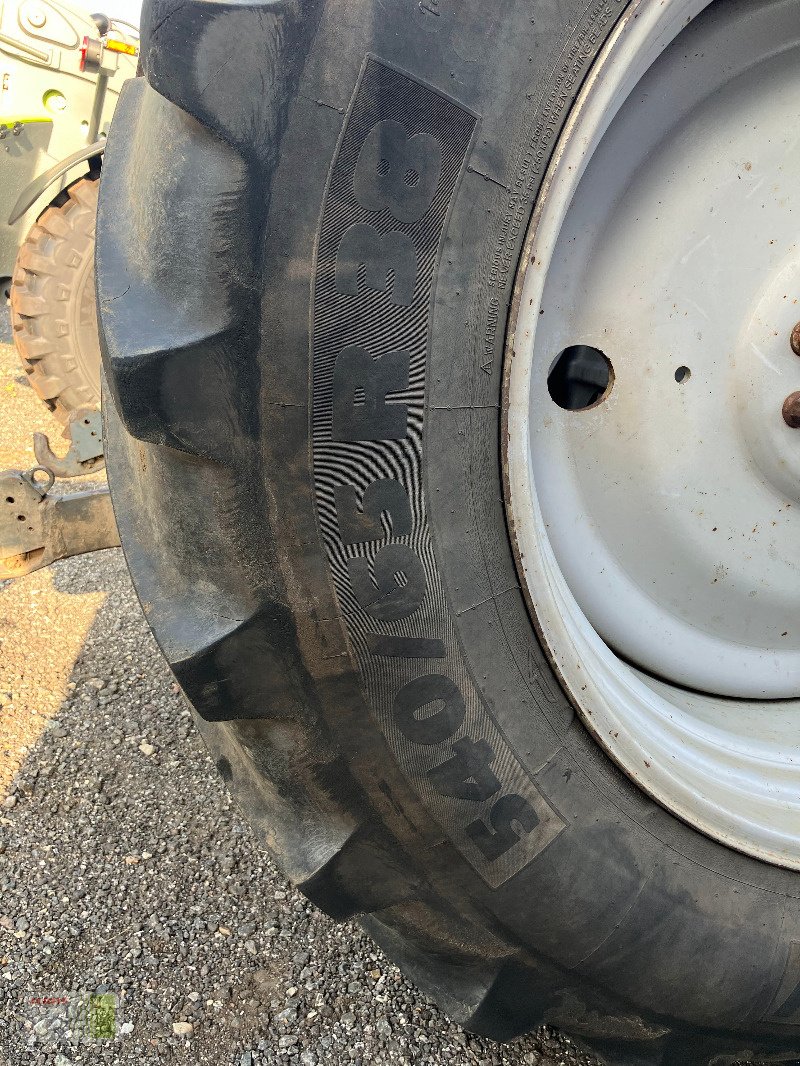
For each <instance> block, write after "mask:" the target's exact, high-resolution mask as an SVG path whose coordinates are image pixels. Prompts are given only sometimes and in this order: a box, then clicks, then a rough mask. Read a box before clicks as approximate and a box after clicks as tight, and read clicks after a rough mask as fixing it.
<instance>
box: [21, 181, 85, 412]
mask: <svg viewBox="0 0 800 1066" xmlns="http://www.w3.org/2000/svg"><path fill="white" fill-rule="evenodd" d="M97 191H98V182H97V180H96V179H94V178H88V177H87V178H80V179H79V180H78V181H76V182H74V183H73V184H72V185H70V186H69V187H68V188H67V189H66V190H65V193H64V195H63V196H62V197H59V199H58V200H57V201H56V203H55V204H53V205H52V206H51V207H48V208H47V210H46V211H44V212H43V213H42V215H41V216H40V217H39V218H38V219H37V221H36V222H35V223H34V225H33V226H32V227H31V230H30V232H29V233H28V236H27V237H26V238H25V240H24V242H23V243H22V245H21V246H20V250H19V253H18V255H17V261H16V264H15V266H14V274H13V276H12V280H11V291H10V297H11V328H12V333H13V337H14V343H15V345H16V348H17V352H18V354H19V357H20V359H21V361H22V365H23V366H24V367H25V372H26V373H27V375H28V380H29V381H30V383H31V386H32V387H33V390H34V391H35V392H36V394H37V395H38V396H39V397H40V399H42V400H44V402H45V403H46V404H47V406H48V407H49V408H50V410H51V411H52V412H53V414H54V415H55V416H56V418H58V420H59V421H60V422H66V421H67V419H68V418H69V415H70V412H72V411H74V410H77V409H78V408H79V407H91V406H96V405H97V404H99V403H100V344H99V340H98V336H97V306H96V302H95V292H94V232H95V222H96V218H97Z"/></svg>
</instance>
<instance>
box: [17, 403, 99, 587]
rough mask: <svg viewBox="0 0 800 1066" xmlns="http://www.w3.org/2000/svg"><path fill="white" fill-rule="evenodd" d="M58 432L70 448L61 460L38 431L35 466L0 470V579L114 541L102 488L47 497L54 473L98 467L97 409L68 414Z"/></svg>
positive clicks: (76, 473) (91, 470)
mask: <svg viewBox="0 0 800 1066" xmlns="http://www.w3.org/2000/svg"><path fill="white" fill-rule="evenodd" d="M64 436H65V437H67V438H68V439H69V440H70V447H69V451H68V452H67V454H66V455H65V456H63V458H59V457H58V456H57V455H55V454H54V452H53V451H52V449H51V447H50V442H49V440H48V439H47V437H46V435H45V434H44V433H35V434H34V438H33V440H34V452H35V454H36V459H37V461H38V463H39V465H38V466H34V467H33V468H32V469H31V470H28V471H22V470H4V471H3V472H2V473H0V579H5V578H12V577H24V576H25V574H30V573H31V572H32V571H33V570H40V569H41V568H42V567H43V566H49V565H50V563H53V562H55V561H56V559H66V558H67V557H68V556H71V555H82V554H83V553H84V552H92V551H98V550H99V549H100V548H115V547H117V546H118V545H119V533H118V532H117V524H116V521H115V519H114V512H113V510H112V508H111V496H110V494H109V491H108V487H107V486H104V487H103V488H96V489H89V490H88V491H86V492H72V493H68V494H67V495H60V496H50V495H48V493H49V492H50V489H51V488H52V487H53V484H54V483H55V479H56V476H59V477H64V478H71V477H79V476H80V475H81V474H91V473H94V472H95V471H97V470H100V469H102V467H103V465H104V458H103V437H102V426H101V423H100V412H99V411H97V410H95V409H93V408H82V409H81V410H79V411H75V412H73V414H72V415H71V416H70V420H69V424H68V425H67V429H66V432H65V433H64Z"/></svg>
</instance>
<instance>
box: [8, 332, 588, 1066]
mask: <svg viewBox="0 0 800 1066" xmlns="http://www.w3.org/2000/svg"><path fill="white" fill-rule="evenodd" d="M3 325H4V323H3V322H2V316H0V329H1V328H2V327H3ZM0 403H2V405H3V418H2V420H1V421H0V425H1V426H2V428H0V468H2V467H4V466H8V465H12V464H16V465H20V466H24V465H26V464H27V465H30V464H31V463H32V460H33V457H32V451H31V450H30V447H29V443H28V442H29V440H30V434H31V432H32V431H33V430H34V429H47V430H49V431H50V432H51V433H54V432H55V435H56V436H57V427H56V426H55V424H54V423H53V422H52V420H50V418H49V415H48V414H47V412H46V411H45V409H44V407H43V405H42V404H40V403H39V401H38V400H36V398H35V397H34V396H33V394H32V392H31V390H30V388H29V387H28V385H27V383H26V381H25V376H24V374H22V373H21V371H20V369H19V366H18V364H17V362H16V358H15V356H14V353H13V350H12V349H11V347H10V346H9V345H7V344H0ZM5 797H7V798H5ZM0 803H2V806H0V1018H3V1019H5V1020H6V1021H4V1022H3V1023H0V1060H1V1059H2V1056H3V1054H5V1056H6V1057H7V1062H8V1063H9V1064H13V1066H17V1064H22V1063H25V1064H26V1066H38V1064H44V1063H48V1064H50V1063H52V1064H54V1066H69V1064H70V1063H74V1064H78V1063H84V1062H90V1061H95V1060H97V1061H102V1062H113V1063H127V1062H131V1063H134V1062H135V1063H145V1064H150V1063H178V1062H192V1063H208V1064H215V1066H217V1064H219V1066H267V1064H272V1063H276V1064H277V1063H280V1064H285V1066H295V1064H297V1066H314V1064H319V1066H327V1064H331V1066H333V1064H336V1066H339V1064H340V1063H354V1064H356V1066H361V1064H363V1066H367V1064H369V1066H373V1064H375V1066H382V1064H384V1063H387V1064H388V1063H407V1064H419V1066H422V1064H425V1066H437V1064H445V1063H447V1064H452V1066H467V1064H470V1066H471V1064H477V1063H481V1064H487V1066H488V1064H492V1066H501V1064H502V1066H512V1064H513V1066H518V1064H526V1066H527V1064H531V1066H533V1064H537V1066H556V1064H564V1066H591V1063H592V1062H593V1060H591V1059H588V1058H586V1057H584V1056H583V1055H581V1054H580V1053H579V1052H578V1051H577V1049H576V1048H575V1047H574V1046H573V1045H571V1044H570V1042H569V1041H568V1040H566V1039H565V1038H563V1037H562V1036H560V1035H559V1034H557V1033H555V1032H552V1031H548V1030H543V1031H542V1032H540V1033H537V1034H535V1035H533V1036H530V1037H528V1038H526V1039H524V1040H522V1041H519V1042H517V1043H515V1044H513V1045H507V1046H505V1047H499V1046H497V1045H494V1044H491V1043H490V1042H488V1041H486V1040H482V1039H479V1038H476V1037H472V1036H469V1035H467V1034H465V1033H464V1032H462V1031H461V1030H460V1029H459V1028H458V1027H457V1026H455V1025H453V1024H452V1023H451V1022H449V1021H448V1019H447V1018H446V1017H444V1015H442V1014H441V1013H440V1012H439V1011H438V1010H437V1009H436V1008H435V1007H434V1006H433V1005H432V1004H431V1003H429V1002H428V1000H427V999H426V998H425V997H424V996H423V995H422V994H421V993H420V992H419V991H418V990H416V989H415V988H414V987H413V986H411V985H410V984H408V982H406V981H405V980H404V979H403V977H402V975H401V974H400V972H399V971H398V970H397V968H396V967H395V966H393V965H391V963H389V962H388V961H387V960H386V959H385V958H384V956H383V955H382V954H381V953H380V951H379V950H378V949H377V948H376V947H375V946H374V945H373V944H372V942H371V941H370V940H369V939H368V938H367V937H366V936H365V935H364V933H363V932H362V931H361V930H360V928H359V927H358V926H357V925H354V924H344V925H335V924H334V923H333V922H331V921H330V920H329V919H328V918H326V917H325V916H324V915H323V914H321V913H320V912H319V911H317V910H316V909H315V908H314V907H313V906H311V905H310V904H309V903H308V902H307V901H306V900H305V899H304V898H303V897H302V896H301V895H300V894H299V893H297V892H295V891H294V890H293V889H292V887H291V885H290V884H289V883H288V882H287V881H286V879H285V878H284V877H283V876H282V875H281V873H280V872H279V871H278V870H277V869H276V868H275V867H274V866H273V865H272V863H271V862H270V860H269V858H268V856H267V855H266V854H265V853H264V852H263V851H262V850H261V849H260V848H259V847H258V846H257V845H256V843H255V841H254V839H253V836H252V834H251V832H250V829H249V827H248V825H247V823H246V822H245V821H244V820H243V819H242V818H241V817H240V815H239V813H238V811H237V810H236V808H235V807H234V806H233V804H232V802H231V800H230V799H229V797H228V794H227V792H226V791H225V789H224V787H223V785H222V783H221V781H220V779H219V777H218V775H217V773H216V770H215V769H214V767H213V764H212V762H211V760H210V758H209V757H208V755H207V753H206V750H205V748H204V746H203V744H202V742H201V740H200V738H199V736H198V734H197V733H196V731H195V729H194V726H193V724H192V721H191V717H190V714H189V712H188V710H187V709H186V706H185V705H184V703H183V701H182V699H181V697H180V696H179V694H178V693H177V692H176V690H175V686H174V684H173V683H172V681H171V675H170V673H169V671H168V670H167V668H166V666H165V664H164V662H163V661H162V659H161V657H160V655H159V653H158V650H157V648H156V646H155V642H154V640H153V638H152V636H151V635H150V632H149V630H148V629H147V626H146V625H145V622H144V620H143V617H142V615H141V612H140V610H139V608H138V605H137V603H136V600H135V596H134V594H133V591H132V589H131V585H130V582H129V579H128V575H127V571H126V569H125V565H124V561H123V558H122V555H121V553H120V552H119V551H108V552H101V553H97V554H95V555H93V556H87V557H84V558H77V559H70V560H65V561H64V562H61V563H58V564H56V565H55V566H54V567H52V568H51V569H50V570H48V571H41V572H39V573H36V574H33V575H30V576H29V577H27V578H24V579H23V580H21V581H18V582H16V583H2V582H0ZM87 992H101V993H102V992H114V993H116V994H117V995H118V997H119V1003H120V1009H119V1016H118V1018H117V1025H118V1027H119V1029H120V1030H121V1034H120V1037H119V1039H117V1040H116V1041H113V1042H109V1041H95V1042H92V1043H89V1042H86V1041H81V1040H78V1039H77V1038H74V1039H73V1040H72V1041H70V1040H69V1039H68V1038H67V1037H66V1036H64V1035H63V1034H62V1035H60V1036H59V1035H57V1034H56V1035H55V1036H54V1035H53V1030H56V1029H58V1024H59V1018H60V1016H61V1013H62V1008H61V1007H60V1006H59V1005H58V1004H40V1003H36V1002H32V1001H36V1000H39V999H41V998H43V997H44V998H46V997H51V998H55V999H59V998H67V999H68V1000H69V1001H70V1002H71V1003H74V1002H75V1001H76V1000H80V997H81V995H82V994H84V993H87Z"/></svg>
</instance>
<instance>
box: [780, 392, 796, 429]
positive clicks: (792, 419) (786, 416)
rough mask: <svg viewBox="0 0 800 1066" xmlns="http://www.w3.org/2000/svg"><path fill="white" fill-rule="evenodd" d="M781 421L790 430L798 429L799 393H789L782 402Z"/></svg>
mask: <svg viewBox="0 0 800 1066" xmlns="http://www.w3.org/2000/svg"><path fill="white" fill-rule="evenodd" d="M783 420H784V422H785V423H786V425H787V426H791V428H792V429H800V392H792V393H790V394H789V395H788V396H787V397H786V399H785V400H784V401H783Z"/></svg>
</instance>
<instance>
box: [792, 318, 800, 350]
mask: <svg viewBox="0 0 800 1066" xmlns="http://www.w3.org/2000/svg"><path fill="white" fill-rule="evenodd" d="M789 343H790V344H791V346H792V351H793V352H794V354H795V355H800V322H798V323H797V325H796V326H795V327H794V329H793V330H792V335H791V337H790V338H789Z"/></svg>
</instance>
